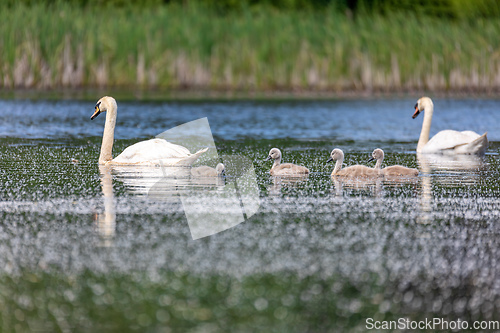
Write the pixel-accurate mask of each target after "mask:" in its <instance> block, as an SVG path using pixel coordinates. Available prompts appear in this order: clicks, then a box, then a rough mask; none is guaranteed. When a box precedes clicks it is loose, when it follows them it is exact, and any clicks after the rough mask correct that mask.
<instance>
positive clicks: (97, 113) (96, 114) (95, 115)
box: [90, 105, 101, 120]
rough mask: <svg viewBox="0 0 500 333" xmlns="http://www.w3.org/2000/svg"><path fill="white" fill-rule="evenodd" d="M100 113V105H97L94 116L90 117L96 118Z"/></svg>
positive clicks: (91, 118)
mask: <svg viewBox="0 0 500 333" xmlns="http://www.w3.org/2000/svg"><path fill="white" fill-rule="evenodd" d="M100 113H101V110H99V105H96V106H95V112H94V114H93V115H92V117H90V120H94V118H95V117H97V116H98V115H99V114H100Z"/></svg>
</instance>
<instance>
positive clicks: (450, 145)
mask: <svg viewBox="0 0 500 333" xmlns="http://www.w3.org/2000/svg"><path fill="white" fill-rule="evenodd" d="M479 137H480V135H479V134H477V133H475V132H473V131H464V132H458V131H453V130H444V131H441V132H438V133H437V134H436V135H434V136H433V137H432V139H430V140H429V142H427V144H426V145H425V146H424V148H423V150H422V152H424V153H436V152H440V151H446V150H449V149H455V147H457V146H461V145H466V144H468V143H470V142H472V141H474V140H475V139H477V138H479Z"/></svg>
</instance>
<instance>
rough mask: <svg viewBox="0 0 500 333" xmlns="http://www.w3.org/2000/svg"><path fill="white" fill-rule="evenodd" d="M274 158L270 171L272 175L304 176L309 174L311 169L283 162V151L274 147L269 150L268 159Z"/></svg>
mask: <svg viewBox="0 0 500 333" xmlns="http://www.w3.org/2000/svg"><path fill="white" fill-rule="evenodd" d="M269 160H274V163H273V166H272V168H271V170H270V171H269V173H270V174H271V176H303V175H307V174H309V169H308V168H306V167H303V166H300V165H296V164H293V163H283V164H281V151H280V150H279V149H278V148H273V149H271V150H270V151H269V156H267V159H266V161H269Z"/></svg>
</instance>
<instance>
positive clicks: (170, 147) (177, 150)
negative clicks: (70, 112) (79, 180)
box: [90, 96, 208, 166]
mask: <svg viewBox="0 0 500 333" xmlns="http://www.w3.org/2000/svg"><path fill="white" fill-rule="evenodd" d="M117 109H118V107H117V105H116V100H115V99H114V98H113V97H110V96H104V97H102V98H101V99H100V100H98V101H97V104H96V105H95V112H94V114H93V115H92V116H91V117H90V119H91V120H94V119H95V118H96V117H97V116H98V115H99V114H100V113H101V112H107V114H106V123H105V125H104V133H103V135H102V144H101V154H100V156H99V164H106V165H107V164H113V165H115V164H116V165H159V164H161V165H166V166H172V165H176V166H183V165H190V164H191V163H193V162H194V161H195V160H196V159H197V158H198V157H199V156H200V155H201V154H203V153H204V152H206V151H207V150H208V148H204V149H201V150H199V151H197V152H196V153H194V154H191V153H190V152H189V150H188V149H187V148H186V147H183V146H179V145H176V144H173V143H170V142H168V141H166V140H164V139H151V140H146V141H141V142H138V143H136V144H133V145H132V146H130V147H127V148H125V150H124V151H123V152H122V153H121V154H120V155H118V156H117V157H115V158H113V157H112V155H111V152H112V150H113V140H114V135H115V125H116V112H117Z"/></svg>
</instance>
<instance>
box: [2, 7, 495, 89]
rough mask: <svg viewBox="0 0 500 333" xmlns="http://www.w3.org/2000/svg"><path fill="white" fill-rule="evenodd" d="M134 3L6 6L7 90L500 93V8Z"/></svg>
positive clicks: (4, 78)
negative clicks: (101, 88) (107, 88)
mask: <svg viewBox="0 0 500 333" xmlns="http://www.w3.org/2000/svg"><path fill="white" fill-rule="evenodd" d="M23 3H24V4H23ZM75 3H79V4H81V5H75ZM137 3H139V1H132V0H129V1H116V2H115V4H117V5H116V6H110V5H104V4H103V3H102V2H99V1H97V0H96V1H90V0H88V1H83V0H82V1H76V0H75V1H69V2H67V3H64V2H60V1H49V0H47V1H45V2H42V3H34V2H32V1H31V2H30V1H27V0H26V1H23V2H20V3H17V4H14V3H11V4H10V5H9V3H8V2H7V5H4V7H3V9H2V10H0V20H1V22H2V24H1V25H0V64H1V65H0V87H1V88H9V89H11V88H42V89H48V88H61V87H93V86H113V87H122V88H135V89H139V88H141V89H151V88H159V89H166V88H194V89H199V88H201V89H220V90H260V91H266V90H276V89H284V90H334V91H345V90H355V91H372V90H384V91H397V90H412V89H424V88H425V89H432V90H455V91H457V90H458V91H460V90H469V89H473V90H480V91H492V90H497V89H499V88H500V39H499V38H498V35H499V34H500V20H499V19H498V13H499V10H498V8H499V7H498V5H496V2H491V1H488V0H482V1H475V2H467V1H465V2H464V1H461V0H449V1H438V2H435V5H434V7H429V6H427V5H425V4H429V3H431V2H427V1H422V3H423V4H424V5H420V6H419V7H415V8H414V10H412V11H411V12H410V11H409V10H410V9H411V8H410V4H411V2H409V1H401V2H394V1H373V2H370V1H357V2H356V1H320V2H318V1H316V2H314V1H313V2H311V3H312V4H311V5H310V6H309V7H307V6H306V5H301V4H304V3H306V2H303V1H285V0H282V1H260V2H259V1H250V0H248V1H244V2H232V1H229V0H226V1H222V2H220V3H218V5H215V4H214V3H216V2H214V1H205V2H201V1H200V2H194V1H171V2H168V3H164V2H163V1H143V2H140V3H142V4H143V6H138V5H137ZM238 3H239V4H238ZM287 3H288V4H289V6H288V7H287V6H286V4H287ZM317 3H320V4H323V5H322V6H319V5H315V4H317ZM470 3H473V4H474V5H471V4H470ZM92 4H101V5H98V6H92ZM231 4H233V5H231ZM237 4H238V5H237ZM353 4H354V5H353ZM396 4H398V5H396ZM439 4H440V5H439ZM438 5H439V6H438ZM304 6H305V7H304ZM351 7H352V9H354V11H351V10H350V8H351ZM221 8H222V9H224V10H221ZM279 8H291V9H279ZM319 8H320V9H319ZM429 8H430V9H429ZM299 9H303V10H299ZM459 9H460V10H459ZM433 13H434V14H435V15H431V14H433ZM469 14H470V15H473V17H471V16H470V15H469ZM492 15H493V17H491V16H492Z"/></svg>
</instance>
